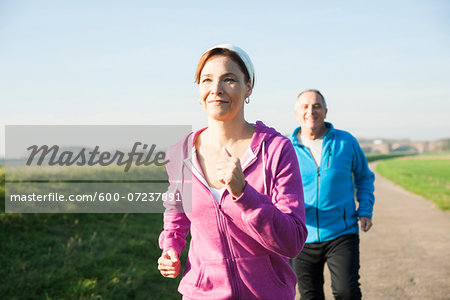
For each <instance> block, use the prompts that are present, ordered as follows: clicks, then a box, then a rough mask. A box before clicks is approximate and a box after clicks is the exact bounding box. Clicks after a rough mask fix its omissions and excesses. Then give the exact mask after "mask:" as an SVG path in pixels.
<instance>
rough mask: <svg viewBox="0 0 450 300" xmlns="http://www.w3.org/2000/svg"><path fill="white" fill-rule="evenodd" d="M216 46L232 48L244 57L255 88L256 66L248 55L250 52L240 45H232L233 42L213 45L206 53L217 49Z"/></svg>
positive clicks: (243, 59)
mask: <svg viewBox="0 0 450 300" xmlns="http://www.w3.org/2000/svg"><path fill="white" fill-rule="evenodd" d="M216 48H224V49H228V50H231V51H233V52H234V53H236V54H237V55H238V56H239V57H240V58H241V59H242V61H243V62H244V64H245V67H246V68H247V72H248V75H249V76H250V81H251V83H252V88H253V87H254V86H255V68H254V67H253V63H252V61H251V60H250V57H249V56H248V54H247V53H246V52H245V51H244V50H242V49H241V48H239V47H238V46H235V45H231V44H220V45H216V46H214V47H211V48H209V49H208V50H206V51H205V53H206V52H208V51H210V50H212V49H216Z"/></svg>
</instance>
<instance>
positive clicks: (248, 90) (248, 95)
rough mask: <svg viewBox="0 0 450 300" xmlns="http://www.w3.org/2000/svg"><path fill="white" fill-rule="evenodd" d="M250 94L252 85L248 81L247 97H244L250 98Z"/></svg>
mask: <svg viewBox="0 0 450 300" xmlns="http://www.w3.org/2000/svg"><path fill="white" fill-rule="evenodd" d="M252 92H253V89H252V84H251V83H250V81H249V82H247V95H246V97H245V98H248V97H250V95H251V94H252Z"/></svg>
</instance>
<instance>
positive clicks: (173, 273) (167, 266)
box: [158, 249, 181, 278]
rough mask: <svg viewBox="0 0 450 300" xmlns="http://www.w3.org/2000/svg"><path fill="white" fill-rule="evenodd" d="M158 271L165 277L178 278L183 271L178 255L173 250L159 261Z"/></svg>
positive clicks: (168, 251) (163, 255) (164, 254)
mask: <svg viewBox="0 0 450 300" xmlns="http://www.w3.org/2000/svg"><path fill="white" fill-rule="evenodd" d="M158 270H159V271H160V272H161V275H162V276H164V277H167V278H175V277H177V276H178V274H180V270H181V263H180V260H179V258H178V253H177V252H176V251H175V250H173V249H169V250H167V251H166V252H164V253H163V254H162V255H161V257H160V258H159V259H158Z"/></svg>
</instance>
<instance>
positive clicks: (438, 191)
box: [376, 154, 450, 210]
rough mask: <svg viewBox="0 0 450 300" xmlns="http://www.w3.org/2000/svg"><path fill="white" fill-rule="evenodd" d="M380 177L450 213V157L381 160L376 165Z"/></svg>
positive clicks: (430, 156)
mask: <svg viewBox="0 0 450 300" xmlns="http://www.w3.org/2000/svg"><path fill="white" fill-rule="evenodd" d="M376 170H377V172H378V173H380V174H381V175H382V176H384V177H386V178H387V179H389V180H391V181H393V182H395V183H396V184H398V185H400V186H401V187H403V188H404V189H406V190H408V191H411V192H413V193H415V194H417V195H420V196H422V197H424V198H426V199H428V200H431V201H433V202H434V203H435V204H436V205H437V206H438V207H439V208H440V209H442V210H450V155H449V154H442V155H421V156H414V157H407V158H398V159H389V160H383V161H381V162H380V163H378V165H377V166H376Z"/></svg>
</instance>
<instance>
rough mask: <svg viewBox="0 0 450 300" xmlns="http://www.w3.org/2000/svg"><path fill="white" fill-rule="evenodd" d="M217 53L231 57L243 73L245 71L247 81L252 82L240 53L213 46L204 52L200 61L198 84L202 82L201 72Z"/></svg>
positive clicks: (197, 75)
mask: <svg viewBox="0 0 450 300" xmlns="http://www.w3.org/2000/svg"><path fill="white" fill-rule="evenodd" d="M215 55H222V56H226V57H229V58H230V59H231V60H233V61H234V62H235V63H237V64H238V66H239V68H240V69H241V71H242V73H244V77H245V82H246V83H248V82H250V75H249V72H248V70H247V67H246V66H245V63H244V61H243V60H242V59H241V57H240V56H239V55H238V54H236V52H234V51H232V50H230V49H226V48H213V49H211V50H208V51H206V52H205V53H203V55H202V57H200V60H199V61H198V65H197V70H196V71H195V82H196V83H198V84H199V83H200V74H201V73H202V70H203V67H204V66H205V64H206V62H207V61H208V60H209V59H210V58H211V57H213V56H215Z"/></svg>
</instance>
